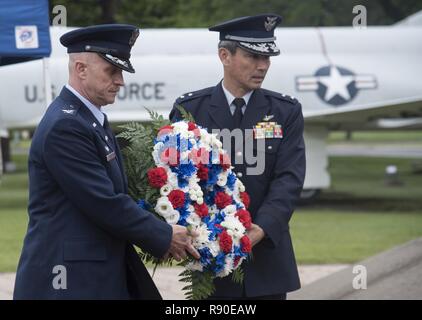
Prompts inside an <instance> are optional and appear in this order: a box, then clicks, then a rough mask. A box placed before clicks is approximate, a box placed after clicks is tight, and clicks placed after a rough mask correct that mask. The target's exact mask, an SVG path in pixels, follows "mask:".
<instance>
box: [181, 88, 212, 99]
mask: <svg viewBox="0 0 422 320" xmlns="http://www.w3.org/2000/svg"><path fill="white" fill-rule="evenodd" d="M213 88H214V87H209V88H205V89H201V90H198V91H192V92H187V93H185V94H182V95H181V96H180V97H178V98H177V99H176V103H183V102H186V101H189V100H193V99H196V98H200V97H203V96H206V95H208V94H211V92H212V89H213Z"/></svg>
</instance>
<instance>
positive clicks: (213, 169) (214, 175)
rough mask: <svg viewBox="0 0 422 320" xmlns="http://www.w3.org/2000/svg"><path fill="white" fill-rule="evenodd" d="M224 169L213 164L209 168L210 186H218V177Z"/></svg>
mask: <svg viewBox="0 0 422 320" xmlns="http://www.w3.org/2000/svg"><path fill="white" fill-rule="evenodd" d="M222 170H223V169H222V168H221V166H220V165H218V164H212V165H211V166H209V168H208V181H207V185H208V186H215V185H216V184H217V180H218V175H219V174H220V173H221V171H222Z"/></svg>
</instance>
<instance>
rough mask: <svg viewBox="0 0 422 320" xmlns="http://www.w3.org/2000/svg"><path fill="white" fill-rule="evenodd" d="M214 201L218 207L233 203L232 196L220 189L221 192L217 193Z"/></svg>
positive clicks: (221, 207)
mask: <svg viewBox="0 0 422 320" xmlns="http://www.w3.org/2000/svg"><path fill="white" fill-rule="evenodd" d="M214 202H215V204H216V205H217V208H218V209H223V208H225V207H227V206H228V205H231V204H232V197H230V196H229V195H228V194H226V193H224V192H221V191H220V192H217V194H216V195H215V198H214Z"/></svg>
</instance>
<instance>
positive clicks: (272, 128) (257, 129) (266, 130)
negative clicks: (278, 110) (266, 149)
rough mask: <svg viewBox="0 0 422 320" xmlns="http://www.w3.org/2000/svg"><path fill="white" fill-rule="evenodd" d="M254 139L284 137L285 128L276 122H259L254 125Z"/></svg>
mask: <svg viewBox="0 0 422 320" xmlns="http://www.w3.org/2000/svg"><path fill="white" fill-rule="evenodd" d="M253 135H254V139H271V138H277V139H281V138H283V128H282V127H281V125H280V124H277V123H276V122H258V123H257V124H256V126H253Z"/></svg>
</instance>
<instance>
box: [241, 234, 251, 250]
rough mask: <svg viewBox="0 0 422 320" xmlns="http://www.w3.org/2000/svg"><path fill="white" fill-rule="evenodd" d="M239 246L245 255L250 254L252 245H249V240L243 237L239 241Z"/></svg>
mask: <svg viewBox="0 0 422 320" xmlns="http://www.w3.org/2000/svg"><path fill="white" fill-rule="evenodd" d="M240 246H241V247H242V248H241V250H242V252H245V253H249V252H251V250H252V244H251V240H250V239H249V237H248V236H243V237H242V238H241V239H240Z"/></svg>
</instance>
